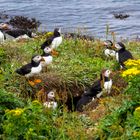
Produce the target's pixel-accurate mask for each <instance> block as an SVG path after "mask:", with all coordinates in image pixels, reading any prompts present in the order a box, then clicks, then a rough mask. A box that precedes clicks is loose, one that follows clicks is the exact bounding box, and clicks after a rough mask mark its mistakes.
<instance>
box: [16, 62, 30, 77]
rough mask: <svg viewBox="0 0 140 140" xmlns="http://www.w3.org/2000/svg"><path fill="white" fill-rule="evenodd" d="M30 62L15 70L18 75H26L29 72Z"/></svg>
mask: <svg viewBox="0 0 140 140" xmlns="http://www.w3.org/2000/svg"><path fill="white" fill-rule="evenodd" d="M31 68H32V64H31V63H29V64H26V65H24V66H22V67H21V68H20V69H17V70H16V71H15V72H16V73H18V74H20V75H26V74H28V73H30V72H31Z"/></svg>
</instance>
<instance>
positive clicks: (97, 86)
mask: <svg viewBox="0 0 140 140" xmlns="http://www.w3.org/2000/svg"><path fill="white" fill-rule="evenodd" d="M101 90H102V88H101V80H97V81H95V82H94V83H93V85H92V86H91V87H90V88H89V89H88V90H87V91H86V92H85V93H84V96H90V97H96V95H97V94H98V93H99V92H100V91H101Z"/></svg>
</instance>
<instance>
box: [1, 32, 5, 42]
mask: <svg viewBox="0 0 140 140" xmlns="http://www.w3.org/2000/svg"><path fill="white" fill-rule="evenodd" d="M2 42H4V34H3V33H2V32H1V31H0V43H2Z"/></svg>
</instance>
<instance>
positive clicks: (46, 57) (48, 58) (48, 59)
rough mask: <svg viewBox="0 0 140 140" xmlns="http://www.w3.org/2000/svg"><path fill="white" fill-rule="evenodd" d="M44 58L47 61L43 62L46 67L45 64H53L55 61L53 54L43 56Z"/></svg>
mask: <svg viewBox="0 0 140 140" xmlns="http://www.w3.org/2000/svg"><path fill="white" fill-rule="evenodd" d="M43 58H44V60H45V61H42V62H41V65H42V67H45V66H47V65H49V64H51V63H52V61H53V57H52V56H51V55H50V56H43Z"/></svg>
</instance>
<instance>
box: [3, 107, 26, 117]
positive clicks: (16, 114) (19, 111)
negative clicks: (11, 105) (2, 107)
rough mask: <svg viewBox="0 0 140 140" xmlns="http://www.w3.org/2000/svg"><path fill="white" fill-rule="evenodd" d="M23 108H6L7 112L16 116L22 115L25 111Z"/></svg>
mask: <svg viewBox="0 0 140 140" xmlns="http://www.w3.org/2000/svg"><path fill="white" fill-rule="evenodd" d="M23 111H24V110H23V109H21V108H17V109H12V110H6V111H5V112H6V113H8V114H13V115H14V116H20V115H21V114H22V113H23Z"/></svg>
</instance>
